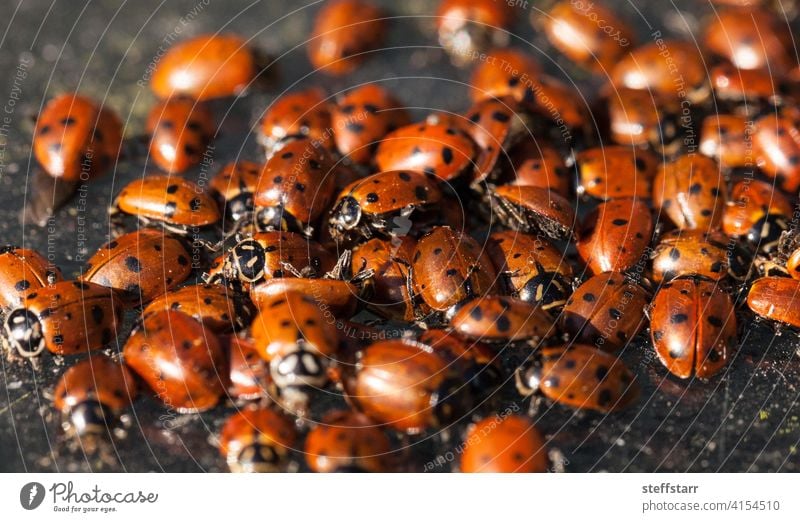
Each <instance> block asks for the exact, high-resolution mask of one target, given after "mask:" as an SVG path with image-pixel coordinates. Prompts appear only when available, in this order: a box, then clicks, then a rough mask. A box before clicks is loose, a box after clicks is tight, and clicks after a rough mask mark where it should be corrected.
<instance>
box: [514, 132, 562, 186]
mask: <svg viewBox="0 0 800 522" xmlns="http://www.w3.org/2000/svg"><path fill="white" fill-rule="evenodd" d="M509 156H510V160H511V165H512V168H511V169H508V170H509V171H510V176H508V175H507V176H506V177H508V178H509V179H508V180H507V183H504V184H508V185H530V186H533V187H542V188H546V189H548V190H552V191H554V192H556V193H557V194H558V195H559V196H563V197H565V198H566V197H569V195H570V180H571V176H572V173H571V172H570V170H569V168H567V165H566V164H565V163H564V160H563V158H562V157H561V155H560V154H559V153H558V151H557V150H556V149H555V148H554V147H553V146H552V145H548V144H543V143H540V142H539V140H524V141H522V142H521V143H519V144H517V145H516V146H514V147H512V149H511V151H510V152H509Z"/></svg>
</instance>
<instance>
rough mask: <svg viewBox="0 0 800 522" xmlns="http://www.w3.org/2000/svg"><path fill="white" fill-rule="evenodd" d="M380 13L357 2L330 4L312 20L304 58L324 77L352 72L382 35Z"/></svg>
mask: <svg viewBox="0 0 800 522" xmlns="http://www.w3.org/2000/svg"><path fill="white" fill-rule="evenodd" d="M383 17H384V14H383V11H381V10H380V9H378V8H377V7H375V6H374V5H372V4H371V3H368V2H363V1H361V0H333V1H331V2H328V3H326V4H325V5H324V6H323V8H322V9H320V11H319V13H317V16H316V18H315V20H314V28H313V29H312V31H311V39H310V40H309V42H308V47H307V49H308V56H309V59H310V60H311V65H313V66H314V67H315V68H316V69H321V70H323V71H324V72H325V73H327V74H331V75H336V76H339V75H343V74H347V73H349V72H352V71H353V70H355V68H356V67H357V66H358V65H359V64H360V63H361V62H362V61H363V60H364V58H365V55H368V54H369V52H370V51H372V50H373V49H377V48H378V47H379V46H380V45H381V42H382V41H383V36H384V34H386V29H385V22H384V20H383V19H382V18H383Z"/></svg>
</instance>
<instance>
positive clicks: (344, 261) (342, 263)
mask: <svg viewBox="0 0 800 522" xmlns="http://www.w3.org/2000/svg"><path fill="white" fill-rule="evenodd" d="M352 259H353V251H352V250H350V249H347V250H345V251H344V252H342V255H340V256H339V259H337V260H336V265H335V266H334V267H333V269H332V270H331V271H330V272H327V273H326V274H325V275H324V276H323V277H324V278H325V279H336V280H341V281H347V280H349V279H350V276H351V275H352V274H348V273H346V271H349V267H350V261H351V260H352Z"/></svg>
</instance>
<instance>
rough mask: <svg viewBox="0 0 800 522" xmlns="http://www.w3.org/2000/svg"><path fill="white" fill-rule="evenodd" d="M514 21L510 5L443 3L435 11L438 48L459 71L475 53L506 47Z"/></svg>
mask: <svg viewBox="0 0 800 522" xmlns="http://www.w3.org/2000/svg"><path fill="white" fill-rule="evenodd" d="M513 20H514V13H513V10H512V9H511V6H510V4H506V3H505V2H495V1H494V0H442V1H441V2H440V3H439V7H438V8H437V10H436V30H437V32H438V35H439V44H441V46H442V47H443V48H444V50H445V51H446V52H447V54H449V55H450V58H451V60H452V61H453V63H454V64H456V65H458V66H459V67H461V66H465V65H467V64H469V62H470V60H471V59H472V58H473V57H474V56H475V53H481V52H484V51H486V50H488V49H490V48H492V47H505V46H506V45H508V39H509V38H508V31H507V29H509V28H510V26H511V23H512V22H513Z"/></svg>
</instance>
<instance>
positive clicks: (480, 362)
mask: <svg viewBox="0 0 800 522" xmlns="http://www.w3.org/2000/svg"><path fill="white" fill-rule="evenodd" d="M417 341H418V342H420V343H422V344H423V345H425V346H426V349H427V350H428V351H430V352H431V353H435V354H437V355H439V356H440V357H442V358H444V359H448V360H451V361H453V362H458V363H459V364H462V365H464V366H466V367H470V366H472V365H477V366H480V367H482V368H484V369H485V370H487V371H492V372H493V371H494V368H493V366H494V363H495V362H496V361H497V359H498V357H497V356H496V347H494V348H493V347H491V346H489V345H488V344H486V343H482V342H478V341H475V340H467V339H465V338H464V337H461V336H460V335H459V334H458V333H457V332H456V331H455V330H452V329H448V330H444V329H441V328H431V329H428V330H425V331H424V332H422V333H421V334H420V336H419V337H418V338H417ZM476 389H477V390H480V389H481V387H480V386H478V387H476Z"/></svg>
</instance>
